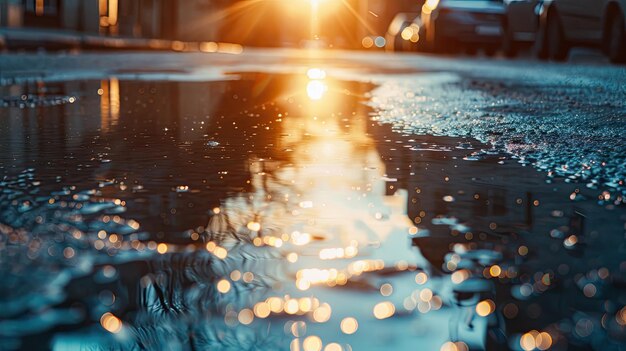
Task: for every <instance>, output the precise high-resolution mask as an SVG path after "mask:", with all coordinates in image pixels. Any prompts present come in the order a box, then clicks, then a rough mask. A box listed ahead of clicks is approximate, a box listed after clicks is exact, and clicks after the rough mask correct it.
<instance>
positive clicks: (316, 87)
mask: <svg viewBox="0 0 626 351" xmlns="http://www.w3.org/2000/svg"><path fill="white" fill-rule="evenodd" d="M326 90H327V87H326V84H324V83H323V82H321V81H319V80H312V81H310V82H309V83H308V84H307V86H306V92H307V95H309V98H311V100H320V99H321V98H322V97H324V94H325V93H326Z"/></svg>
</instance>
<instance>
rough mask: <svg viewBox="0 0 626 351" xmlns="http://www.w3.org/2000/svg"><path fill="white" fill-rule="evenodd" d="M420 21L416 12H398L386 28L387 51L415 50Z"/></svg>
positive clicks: (419, 31)
mask: <svg viewBox="0 0 626 351" xmlns="http://www.w3.org/2000/svg"><path fill="white" fill-rule="evenodd" d="M421 24H422V22H421V19H420V14H419V13H417V12H400V13H398V14H397V15H396V16H395V17H394V18H393V20H391V23H390V24H389V28H388V29H387V34H386V35H385V39H386V42H387V45H386V49H387V51H417V50H418V42H419V40H420V39H421V37H420V34H421V31H422V25H421Z"/></svg>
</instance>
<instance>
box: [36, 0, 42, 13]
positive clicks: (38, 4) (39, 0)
mask: <svg viewBox="0 0 626 351" xmlns="http://www.w3.org/2000/svg"><path fill="white" fill-rule="evenodd" d="M43 12H44V0H37V1H36V2H35V14H36V15H37V16H43Z"/></svg>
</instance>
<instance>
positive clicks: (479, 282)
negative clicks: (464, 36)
mask: <svg viewBox="0 0 626 351" xmlns="http://www.w3.org/2000/svg"><path fill="white" fill-rule="evenodd" d="M232 77H238V79H232V80H227V81H212V82H172V81H134V80H125V79H120V78H111V79H107V80H102V81H73V82H58V83H49V84H45V85H42V84H37V83H29V84H27V85H14V86H8V87H2V88H0V92H1V93H2V95H3V96H27V97H28V96H46V94H52V93H53V94H54V96H57V97H76V98H75V100H74V101H71V102H70V101H68V103H62V104H25V105H24V106H17V105H11V104H9V105H8V106H9V107H5V108H2V109H0V118H2V124H0V138H1V139H2V140H3V143H2V144H0V172H1V174H2V177H3V178H2V182H1V183H0V190H1V192H0V263H1V265H0V268H1V270H0V277H2V279H3V280H4V281H7V282H9V284H4V285H3V288H2V289H1V290H0V296H2V300H1V301H2V306H1V308H0V311H2V312H0V335H2V338H1V339H2V341H0V343H1V344H0V345H1V346H0V348H3V349H4V348H6V349H19V348H23V349H48V348H52V349H72V348H93V349H132V348H145V349H168V350H174V349H206V348H214V349H225V350H230V349H232V350H240V349H251V350H268V349H291V350H305V351H315V350H318V351H319V350H328V351H334V350H371V349H384V348H385V349H387V348H388V349H396V350H404V349H414V348H415V345H420V348H421V349H425V350H439V349H442V350H465V349H469V348H471V349H489V350H491V349H533V348H536V349H548V348H550V349H554V350H560V349H566V348H567V347H571V345H579V346H580V345H582V346H580V347H586V346H589V345H593V347H595V348H596V349H598V347H600V348H599V349H603V350H607V349H618V348H619V343H620V342H621V341H623V340H624V337H625V332H624V327H623V325H624V324H626V312H625V311H626V310H624V309H623V305H624V299H625V298H626V296H625V295H624V293H623V290H622V289H621V288H620V287H621V286H622V285H621V284H623V282H624V281H625V280H624V272H625V271H626V263H623V262H622V258H621V257H623V253H624V250H626V248H625V247H624V244H623V243H622V240H623V232H624V221H625V220H626V217H625V214H624V211H623V209H622V208H621V207H619V206H612V205H611V201H613V198H612V197H611V195H609V197H608V198H607V199H599V201H604V202H603V203H602V204H603V207H600V206H598V205H597V201H585V200H582V201H574V200H577V199H581V198H583V197H587V198H594V197H595V193H592V192H590V189H587V188H585V187H580V186H579V185H576V184H571V183H567V182H564V181H560V180H559V179H549V180H550V182H546V178H545V176H544V175H542V174H541V173H538V172H536V171H535V170H533V169H532V168H531V167H528V166H527V163H525V162H523V160H520V159H517V158H515V157H511V156H510V155H507V154H503V153H502V151H501V150H498V149H492V146H491V145H485V144H481V143H480V142H479V141H477V140H474V139H469V138H466V137H464V136H463V135H460V134H459V135H458V136H457V137H444V136H425V135H422V136H416V135H410V134H408V133H407V134H402V133H398V128H395V127H393V126H390V125H380V124H379V123H378V122H379V120H380V119H381V116H380V114H379V113H378V111H375V110H373V109H372V107H369V106H368V101H369V100H368V99H369V96H370V95H371V92H372V90H373V89H375V88H376V87H375V86H373V85H371V84H367V83H357V82H348V81H340V80H336V79H333V78H332V77H328V76H327V75H326V74H325V72H324V71H322V70H320V69H312V70H309V71H303V72H301V74H263V73H237V74H234V75H232ZM423 79H424V80H428V79H434V80H436V81H439V82H440V83H442V84H445V83H446V82H449V81H450V80H451V79H453V78H451V77H450V76H449V75H443V76H439V75H436V76H435V77H430V78H429V76H428V75H425V76H424V78H423ZM50 92H52V93H50ZM38 94H39V95H38ZM424 103H426V102H424ZM383 117H384V116H383ZM425 123H426V122H425ZM407 131H409V129H407ZM411 131H413V130H411ZM431 134H437V133H431ZM572 196H573V198H572ZM607 248H611V249H610V250H608V252H607ZM622 322H623V323H622ZM598 345H600V346H598ZM531 346H532V347H531Z"/></svg>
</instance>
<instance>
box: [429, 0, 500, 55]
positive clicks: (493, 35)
mask: <svg viewBox="0 0 626 351" xmlns="http://www.w3.org/2000/svg"><path fill="white" fill-rule="evenodd" d="M504 11H505V6H504V2H503V1H502V0H427V1H426V2H425V3H424V5H423V6H422V14H421V19H422V22H423V25H424V30H425V34H426V46H427V48H428V49H430V50H432V51H435V52H453V51H458V50H460V49H465V50H468V51H474V50H476V49H478V48H483V49H485V51H486V52H487V54H493V53H495V52H496V50H497V49H498V48H499V47H500V44H501V41H502V21H503V17H504Z"/></svg>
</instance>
